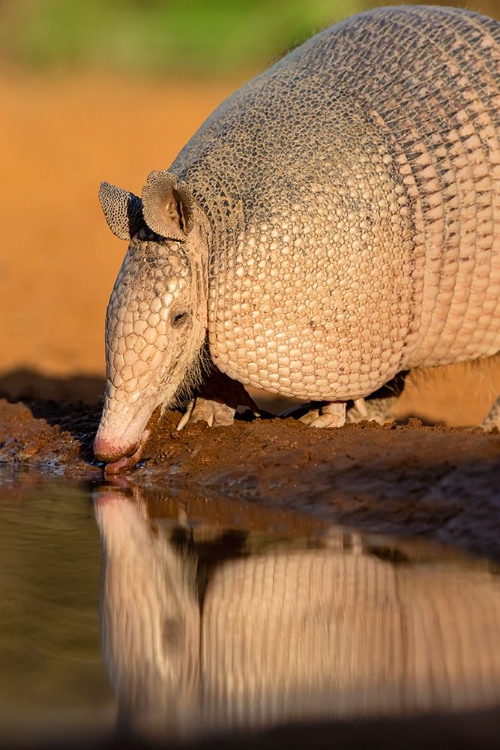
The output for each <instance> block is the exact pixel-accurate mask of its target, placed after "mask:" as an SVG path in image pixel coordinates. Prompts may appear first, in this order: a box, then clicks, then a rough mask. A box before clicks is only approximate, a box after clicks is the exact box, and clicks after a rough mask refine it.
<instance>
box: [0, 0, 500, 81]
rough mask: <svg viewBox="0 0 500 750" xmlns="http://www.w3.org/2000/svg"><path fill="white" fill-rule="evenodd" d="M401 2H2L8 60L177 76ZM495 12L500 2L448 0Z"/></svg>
mask: <svg viewBox="0 0 500 750" xmlns="http://www.w3.org/2000/svg"><path fill="white" fill-rule="evenodd" d="M391 2H392V4H394V2H396V4H399V2H398V0H385V2H384V0H182V1H181V0H0V62H1V61H3V62H4V63H5V62H8V63H9V64H17V65H18V64H21V65H24V66H28V67H30V68H32V69H33V68H42V69H53V68H77V67H80V68H81V67H84V68H85V67H86V68H88V67H93V68H108V69H114V70H125V71H132V70H133V71H137V72H139V73H155V72H160V73H162V72H168V73H171V74H174V75H178V76H184V75H185V76H189V75H200V74H201V75H203V74H205V75H210V76H213V75H226V76H230V75H231V74H233V73H235V72H238V71H241V70H245V69H255V68H259V67H261V68H263V67H264V66H266V65H267V64H268V63H269V62H270V61H271V60H273V59H274V58H275V57H277V56H279V55H281V54H282V53H283V52H285V51H286V50H288V49H289V48H291V47H294V46H296V45H297V44H299V43H301V42H302V41H304V40H305V39H306V38H308V37H309V36H311V35H312V34H313V33H315V32H317V31H319V30H320V29H322V28H324V27H326V26H328V25H330V24H331V23H335V22H336V21H338V20H340V19H342V18H345V17H346V16H349V15H352V14H354V13H357V12H359V11H361V10H366V9H368V8H371V7H374V6H376V5H389V4H391ZM438 4H440V5H446V4H451V5H462V6H463V5H465V6H467V7H469V8H472V9H474V10H481V11H483V12H485V13H489V14H490V15H497V17H498V14H499V13H500V8H498V7H497V4H498V0H455V1H454V2H453V0H451V2H450V0H440V2H439V3H438Z"/></svg>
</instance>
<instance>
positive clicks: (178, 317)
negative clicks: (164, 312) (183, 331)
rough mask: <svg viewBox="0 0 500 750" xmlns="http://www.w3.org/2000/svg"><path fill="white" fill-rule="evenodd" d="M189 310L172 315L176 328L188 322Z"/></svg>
mask: <svg viewBox="0 0 500 750" xmlns="http://www.w3.org/2000/svg"><path fill="white" fill-rule="evenodd" d="M188 317H189V316H188V314H187V312H179V313H175V314H174V315H172V325H173V326H174V328H178V327H179V326H181V325H183V324H184V323H186V322H187V319H188Z"/></svg>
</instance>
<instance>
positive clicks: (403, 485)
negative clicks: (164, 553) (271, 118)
mask: <svg viewBox="0 0 500 750" xmlns="http://www.w3.org/2000/svg"><path fill="white" fill-rule="evenodd" d="M238 83H239V81H236V80H235V81H231V82H224V83H215V84H212V83H211V84H210V85H208V83H207V82H198V83H196V82H189V81H182V80H175V81H174V80H169V81H166V80H163V79H158V80H154V79H151V80H149V81H147V82H145V81H144V80H141V79H133V78H132V79H130V78H129V79H127V80H125V79H123V78H118V77H110V76H109V75H107V76H103V75H101V74H98V73H95V74H86V75H76V74H74V75H71V76H69V75H66V76H64V77H56V76H52V77H47V76H45V77H39V78H36V77H33V76H32V77H26V76H23V75H21V74H19V73H14V72H12V71H5V70H4V71H3V72H0V143H1V144H2V164H3V168H4V169H3V175H4V179H3V180H2V181H1V183H0V191H1V199H2V204H3V215H4V217H6V219H7V220H6V221H4V225H3V230H2V241H1V244H0V320H1V321H2V327H1V337H2V338H1V343H2V346H1V352H0V396H3V397H5V400H3V401H1V402H0V462H1V463H7V464H9V465H24V466H29V467H37V468H44V470H45V471H49V472H50V471H57V472H61V471H64V472H66V473H67V474H68V475H69V476H72V477H74V478H89V479H95V480H96V481H97V480H99V478H100V477H101V475H102V474H101V468H100V467H99V466H98V465H97V464H96V463H95V462H93V459H92V453H91V443H92V439H93V436H94V433H95V430H96V427H97V424H98V419H99V405H98V404H99V399H100V396H101V394H102V391H103V330H104V324H103V320H104V313H105V307H106V303H107V299H108V296H109V293H110V290H111V287H112V284H113V280H114V277H115V275H116V272H117V269H118V267H119V265H120V262H121V259H122V256H123V254H124V252H125V246H124V243H121V242H120V241H119V240H117V239H116V238H114V237H113V236H112V235H111V233H110V232H109V230H108V229H107V227H106V224H105V221H104V218H103V217H102V215H101V212H100V208H99V205H98V201H97V190H98V186H99V182H100V181H101V180H103V179H105V180H107V181H109V182H112V183H115V184H117V185H119V186H121V187H125V188H127V189H131V190H133V191H134V192H136V193H140V191H141V186H142V184H143V182H144V179H145V177H146V176H147V174H148V173H149V171H150V170H152V169H161V168H168V166H169V164H170V163H171V161H172V160H173V158H174V157H175V155H176V153H177V152H178V150H179V149H180V148H181V147H182V145H183V144H184V142H185V141H186V139H187V138H188V137H189V135H190V134H192V133H193V132H194V130H195V129H196V127H197V126H198V125H199V124H201V122H202V121H203V119H204V118H205V117H206V116H207V115H208V114H209V113H210V111H211V110H212V109H213V107H214V106H215V105H216V104H217V103H218V102H220V101H221V100H222V99H223V98H224V97H225V96H226V95H227V94H228V93H230V91H232V90H233V89H234V88H235V87H236V86H237V85H238ZM498 393H500V363H499V362H498V361H496V362H489V363H486V364H483V365H473V366H471V365H469V366H461V367H449V368H444V369H443V370H442V371H439V372H430V373H429V372H427V373H422V374H419V375H417V376H415V377H413V378H411V379H410V382H409V384H408V386H407V388H406V390H405V394H404V395H403V399H402V402H401V406H400V408H399V411H398V413H397V416H399V417H401V418H403V417H405V416H407V415H408V414H414V415H416V416H419V417H420V418H422V419H423V420H424V421H425V422H427V423H433V422H439V421H441V420H445V421H446V423H447V425H449V426H450V425H451V426H453V425H474V424H477V423H478V422H479V421H480V420H481V419H482V417H483V416H484V415H485V414H486V413H487V411H488V409H489V407H490V405H491V404H492V403H493V401H494V400H495V397H496V395H497V394H498ZM82 401H83V402H84V403H82ZM265 405H266V406H269V405H268V404H265ZM178 418H179V415H175V414H170V415H167V416H166V417H165V419H164V420H163V422H162V423H161V424H158V425H157V426H156V428H155V430H154V432H153V437H152V439H151V440H150V442H149V444H148V447H147V450H146V452H145V462H144V464H143V465H142V467H140V468H138V469H137V470H136V471H135V472H134V473H133V475H132V477H131V479H130V481H132V482H142V483H144V482H146V483H147V482H152V481H160V482H163V484H172V483H184V484H185V483H186V482H189V483H191V484H194V485H197V486H199V487H201V488H203V492H206V493H210V492H213V493H218V494H219V495H220V494H221V493H222V494H226V495H231V496H234V497H239V498H240V499H242V500H245V501H251V502H254V501H257V502H259V503H260V504H263V505H266V504H267V505H273V506H280V507H288V508H293V509H299V510H301V511H307V512H313V513H321V514H322V515H323V516H324V517H325V518H327V519H330V520H337V521H342V522H345V523H352V524H358V525H359V524H361V525H367V526H370V527H371V528H376V529H378V530H385V531H395V530H398V529H399V530H403V531H404V532H405V533H420V534H423V535H427V536H432V537H436V538H439V539H440V540H441V541H443V540H444V541H457V540H462V539H463V541H464V545H465V546H466V547H467V548H469V549H471V550H473V551H479V550H482V551H484V550H485V549H487V550H488V551H489V553H491V554H493V555H495V556H498V555H499V551H500V547H499V542H498V541H497V539H496V534H495V523H494V521H495V520H498V516H499V513H500V486H499V483H498V476H499V470H500V435H499V434H488V435H486V434H483V433H482V432H480V431H474V430H472V431H467V430H460V429H448V428H447V427H445V426H444V425H441V426H437V427H429V426H422V425H421V424H420V423H419V422H417V421H413V422H411V423H410V424H409V425H406V426H396V425H392V426H389V427H385V428H380V427H377V426H367V425H360V426H356V427H354V426H350V427H346V428H344V429H342V430H340V431H328V432H326V433H325V432H324V431H316V430H312V429H308V428H306V427H304V426H303V425H301V424H299V423H297V422H295V421H294V420H292V419H289V420H287V421H283V420H278V419H262V420H257V421H254V422H252V423H250V422H245V421H239V422H237V423H236V424H235V425H234V426H233V427H231V428H226V429H223V428H218V429H214V430H208V429H207V428H205V427H203V426H200V425H195V426H192V427H188V428H187V429H186V430H185V431H184V432H181V433H177V432H176V431H175V429H174V426H175V421H176V419H177V420H178ZM122 481H124V480H122Z"/></svg>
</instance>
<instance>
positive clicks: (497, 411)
mask: <svg viewBox="0 0 500 750" xmlns="http://www.w3.org/2000/svg"><path fill="white" fill-rule="evenodd" d="M481 427H482V428H483V430H492V429H493V428H494V427H498V429H499V430H500V396H499V397H498V398H497V400H496V401H495V403H494V404H493V406H492V407H491V409H490V411H489V413H488V415H487V416H486V417H485V418H484V419H483V421H482V422H481Z"/></svg>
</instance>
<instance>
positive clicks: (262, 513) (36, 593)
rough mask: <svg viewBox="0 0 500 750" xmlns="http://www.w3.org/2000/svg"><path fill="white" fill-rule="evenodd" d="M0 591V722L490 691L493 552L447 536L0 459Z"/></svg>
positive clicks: (393, 705) (237, 716) (497, 665)
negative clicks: (396, 533)
mask: <svg viewBox="0 0 500 750" xmlns="http://www.w3.org/2000/svg"><path fill="white" fill-rule="evenodd" d="M0 591H1V594H2V595H1V599H0V622H1V627H0V665H1V669H0V707H1V708H0V724H1V728H2V735H3V737H4V738H5V737H9V738H12V739H13V740H18V741H21V740H25V741H27V742H28V743H32V744H36V741H37V739H38V738H40V737H41V736H43V737H47V736H48V733H49V734H50V733H52V734H53V735H54V736H57V735H58V734H59V735H60V734H61V733H62V734H65V735H67V734H68V733H71V735H77V734H83V735H84V736H88V735H89V733H91V734H92V733H104V734H105V735H106V734H109V733H111V732H113V731H114V729H115V728H116V727H117V728H119V729H121V730H123V731H130V730H134V731H137V732H139V733H141V734H147V735H152V736H160V737H169V738H172V737H179V738H184V739H185V738H191V737H195V736H198V735H204V734H206V733H207V732H212V731H216V732H226V731H228V730H235V729H247V728H263V727H264V728H265V727H269V726H274V725H277V724H280V723H283V722H289V721H296V720H307V721H318V720H325V719H327V720H332V719H334V720H336V719H346V718H347V719H354V718H356V719H357V718H360V717H377V716H383V717H387V716H389V717H396V716H408V715H415V714H417V715H418V714H420V713H422V712H428V711H436V710H444V711H454V712H462V711H465V710H470V709H482V708H488V707H492V706H498V705H499V704H500V649H499V648H498V641H499V625H500V579H499V577H498V572H497V568H496V565H494V564H492V563H490V562H489V561H487V560H479V559H470V558H467V557H465V556H462V555H461V554H460V553H459V552H458V551H456V550H453V549H451V548H448V549H447V548H443V547H439V546H437V545H430V544H425V543H423V542H417V541H411V540H402V539H400V540H395V539H389V538H382V537H377V536H369V535H366V534H365V535H361V534H358V533H356V532H352V531H347V530H345V529H340V528H337V527H332V526H330V525H327V524H326V523H324V522H321V521H318V520H315V519H312V518H309V517H307V516H301V515H300V514H289V513H284V512H280V511H278V510H275V511H273V510H265V509H260V508H257V507H254V506H252V505H250V504H244V503H237V502H231V501H229V500H222V499H217V498H213V497H207V496H205V495H203V494H200V493H189V492H188V491H187V490H186V491H182V492H179V491H178V492H176V493H173V491H172V490H171V491H169V492H167V491H163V490H161V489H158V488H157V487H154V486H153V487H149V488H146V487H142V488H140V487H138V486H135V485H133V484H127V483H126V482H125V481H122V482H121V484H118V485H116V486H111V485H102V486H98V485H96V486H93V487H91V486H69V485H68V484H66V483H64V482H63V481H62V480H58V479H54V478H52V479H49V478H44V477H42V476H40V475H33V474H29V473H27V474H13V473H10V474H9V473H5V472H4V473H2V474H0Z"/></svg>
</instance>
